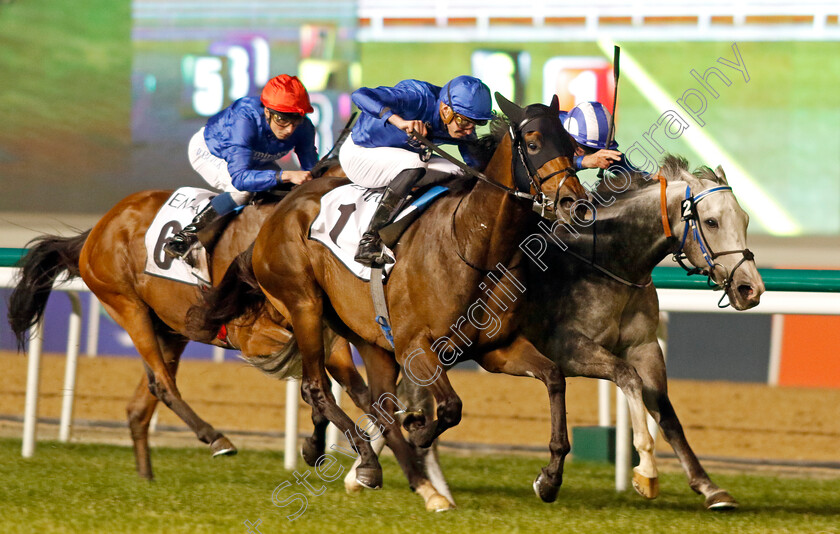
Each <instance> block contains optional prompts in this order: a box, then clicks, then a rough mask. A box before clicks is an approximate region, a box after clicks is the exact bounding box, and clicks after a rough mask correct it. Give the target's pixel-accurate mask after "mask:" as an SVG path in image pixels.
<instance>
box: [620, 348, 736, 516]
mask: <svg viewBox="0 0 840 534" xmlns="http://www.w3.org/2000/svg"><path fill="white" fill-rule="evenodd" d="M628 361H629V362H630V363H631V364H632V365H633V366H634V367H635V368H636V371H637V372H638V374H639V376H640V377H641V379H642V382H643V384H644V394H643V396H644V402H645V405H646V406H647V409H648V411H649V412H650V413H651V415H652V416H653V418H654V419H655V420H656V422H657V423H658V424H659V426H660V428H661V429H662V434H663V435H664V436H665V440H666V441H667V442H668V443H669V444H670V445H671V447H672V448H673V449H674V453H676V455H677V458H679V460H680V464H682V466H683V469H684V470H685V474H686V476H688V484H689V486H691V489H693V490H694V491H695V492H697V493H699V494H701V495H703V496H704V497H705V499H706V501H705V505H706V508H708V509H710V510H729V509H732V508H737V507H738V502H737V501H736V500H735V499H734V498H733V497H732V496H731V495H730V494H729V493H728V492H727V491H726V490H724V489H721V488H719V487H718V486H717V485H716V484H715V483H714V482H712V480H711V479H710V478H709V475H708V474H707V473H706V470H705V469H703V466H702V465H700V460H698V459H697V456H696V455H695V454H694V451H693V450H692V449H691V446H690V445H689V444H688V440H686V438H685V433H684V432H683V428H682V425H681V424H680V420H679V419H678V418H677V414H676V412H675V411H674V407H673V406H672V405H671V400H670V399H669V398H668V382H667V377H666V373H665V359H664V358H663V356H662V350H661V349H660V347H659V344H658V343H649V344H646V345H643V346H640V347H636V348H634V349H632V350H631V351H629V352H628Z"/></svg>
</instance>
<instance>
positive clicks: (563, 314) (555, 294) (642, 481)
mask: <svg viewBox="0 0 840 534" xmlns="http://www.w3.org/2000/svg"><path fill="white" fill-rule="evenodd" d="M660 176H661V181H657V180H649V181H648V180H646V179H644V178H643V177H641V176H634V177H633V178H632V183H630V184H628V185H629V187H628V188H627V190H626V191H624V192H622V193H620V194H616V193H614V191H613V190H611V186H610V185H608V184H607V183H606V182H604V183H602V184H601V185H600V187H599V189H598V191H597V194H598V196H597V198H600V199H604V200H605V203H606V204H608V205H603V204H602V205H600V206H599V207H598V208H597V216H596V217H595V221H594V222H592V223H591V224H590V225H587V226H585V227H582V226H570V225H569V226H562V225H560V224H557V225H555V226H552V227H549V226H545V225H544V223H542V221H532V225H531V229H532V230H533V231H534V233H533V234H532V238H533V241H531V242H530V243H529V247H528V248H529V250H531V251H532V254H531V256H530V257H529V259H530V261H528V266H529V269H528V271H529V272H528V285H529V298H528V302H527V317H528V319H527V320H525V321H524V322H523V327H522V336H521V338H520V339H519V349H520V350H522V349H523V348H526V349H527V350H531V351H534V352H537V351H539V353H542V354H545V355H548V356H550V357H551V358H552V359H553V360H554V361H555V362H556V363H557V365H558V366H559V367H560V368H561V370H562V371H563V374H564V375H565V376H586V377H590V378H600V379H606V380H610V381H612V382H614V383H615V384H616V385H617V386H618V387H619V388H621V390H622V392H623V393H624V394H625V396H626V397H627V400H628V403H629V406H630V414H631V422H632V425H633V444H634V446H635V448H636V450H637V451H638V452H639V459H640V462H639V466H637V467H636V468H635V469H634V474H633V485H634V488H635V489H636V490H637V491H638V492H639V493H640V494H641V495H643V496H645V497H647V498H654V497H656V496H657V494H658V482H657V476H658V475H657V469H656V463H655V460H654V456H653V446H654V443H653V439H652V438H651V436H650V434H649V433H648V429H647V425H646V421H645V408H647V410H648V411H649V412H650V413H651V414H652V415H653V417H654V418H655V419H656V422H657V423H658V424H659V426H660V428H661V429H662V432H663V435H664V436H665V439H666V440H667V441H668V443H669V444H670V445H671V446H672V447H673V449H674V451H675V452H676V454H677V457H678V458H679V461H680V463H681V464H682V466H683V469H684V470H685V472H686V475H687V476H688V482H689V485H690V487H691V488H692V489H693V490H694V491H695V492H697V493H700V494H702V495H703V496H704V497H705V506H706V507H707V508H709V509H713V510H722V509H729V508H734V507H736V506H737V502H736V501H735V499H734V498H733V497H732V496H731V495H730V494H729V493H728V492H727V491H725V490H723V489H721V488H719V487H718V486H717V485H715V484H714V483H713V482H712V481H711V479H710V478H709V476H708V475H707V474H706V472H705V470H704V469H703V467H702V466H701V465H700V462H699V461H698V459H697V457H696V455H695V454H694V452H693V451H692V449H691V447H690V446H689V444H688V441H687V440H686V438H685V434H684V432H683V429H682V425H681V424H680V422H679V419H678V418H677V414H676V412H675V411H674V408H673V406H672V405H671V402H670V400H669V398H668V388H667V376H666V371H665V360H664V357H663V355H662V351H661V349H660V346H659V343H658V342H657V338H656V330H657V326H658V324H659V303H658V299H657V295H656V289H655V287H654V286H653V285H652V284H650V280H651V273H652V272H653V268H654V267H655V266H656V265H657V264H658V263H659V262H660V261H662V260H663V259H664V258H665V257H666V256H667V255H668V254H673V253H677V252H679V251H681V252H684V253H685V255H686V257H687V259H688V261H689V262H690V263H691V264H692V265H693V266H694V267H696V268H697V269H699V270H707V271H708V274H709V275H710V276H711V279H712V281H713V282H714V283H715V284H716V285H717V286H718V287H720V288H722V289H724V291H725V293H726V295H727V297H728V298H729V302H730V303H731V305H732V306H733V307H734V308H735V309H738V310H744V309H749V308H752V307H754V306H756V305H758V303H759V301H760V297H761V294H762V293H763V292H764V284H763V282H762V280H761V276H760V275H759V273H758V270H757V269H756V267H755V263H754V261H753V259H752V254H751V253H750V252H749V250H748V249H747V248H746V242H747V240H746V230H747V225H748V222H749V217H748V215H747V214H746V213H745V212H744V211H743V210H742V209H741V207H740V206H739V205H738V202H737V200H736V199H735V196H734V194H733V193H732V192H731V190H729V189H728V187H727V182H726V176H725V174H724V172H723V169H721V168H720V167H718V168H717V169H716V170H715V171H712V170H711V169H709V168H707V167H701V168H700V169H698V170H697V171H695V173H694V174H692V173H689V172H688V164H687V162H686V160H685V159H683V158H677V157H673V156H669V157H667V158H666V159H665V160H664V161H663V164H662V167H661V170H660ZM687 186H688V187H690V189H691V197H692V198H693V199H694V222H695V224H697V225H701V226H702V229H698V232H697V233H694V232H687V234H686V237H685V240H684V243H681V242H682V240H683V235H684V234H685V233H686V231H685V230H686V226H687V225H688V224H689V223H688V222H687V221H685V220H682V214H683V212H684V210H683V208H684V204H683V202H684V201H685V199H686V187H687ZM663 188H664V189H663ZM619 189H620V188H619ZM663 200H664V202H663ZM663 216H664V218H663ZM541 223H542V224H541ZM663 223H665V225H663ZM665 228H668V229H670V230H672V233H673V236H669V234H670V233H671V232H670V231H666V229H665ZM596 235H597V239H596V238H595V236H596ZM698 238H699V239H698ZM701 241H702V243H701ZM538 244H539V245H541V246H537V245H538ZM565 247H568V249H569V251H570V252H564V250H565ZM704 249H705V253H704ZM572 254H574V255H575V256H576V257H575V256H573V255H572ZM707 258H709V259H710V260H711V265H710V264H709V262H707ZM593 263H594V264H595V265H597V267H593V265H592V264H593ZM599 269H601V270H599ZM535 296H536V297H538V298H533V297H535ZM508 350H510V349H507V348H504V349H500V350H499V351H497V353H504V352H506V351H508ZM494 357H497V358H498V357H506V355H505V354H501V355H499V354H496V355H495V356H494ZM407 386H408V388H409V389H410V390H421V389H422V388H418V387H417V386H414V385H413V384H411V383H408V384H407ZM423 393H424V392H422V391H421V392H417V391H414V392H412V393H411V394H412V395H419V396H420V397H422V394H423ZM415 402H417V401H415ZM410 409H413V406H410ZM432 459H433V458H432ZM438 469H439V468H438ZM350 475H352V472H351V473H350ZM350 475H348V479H346V484H348V485H352V483H351V481H350V480H349V479H350Z"/></svg>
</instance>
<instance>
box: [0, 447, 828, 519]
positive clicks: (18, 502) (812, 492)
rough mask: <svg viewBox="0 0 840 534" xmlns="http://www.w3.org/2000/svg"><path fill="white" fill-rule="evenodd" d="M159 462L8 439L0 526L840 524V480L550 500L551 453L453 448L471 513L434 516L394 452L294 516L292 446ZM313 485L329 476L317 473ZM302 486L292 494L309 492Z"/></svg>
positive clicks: (586, 469)
mask: <svg viewBox="0 0 840 534" xmlns="http://www.w3.org/2000/svg"><path fill="white" fill-rule="evenodd" d="M153 462H154V465H155V469H156V476H157V480H156V481H155V482H154V483H147V482H144V481H141V480H139V479H138V478H137V477H136V476H135V474H134V472H133V460H132V453H131V450H130V449H128V448H125V447H115V446H107V445H85V444H69V445H68V444H59V443H54V442H41V443H39V445H38V448H37V451H36V454H35V457H34V458H31V459H26V460H25V459H22V458H21V457H20V440H14V439H2V440H0V480H2V488H3V489H2V501H3V506H0V531H2V532H4V533H14V532H27V533H29V532H37V533H48V532H167V533H169V532H189V533H196V532H247V529H246V527H245V525H244V521H246V520H249V521H251V522H256V521H257V520H258V519H261V520H262V524H261V525H260V527H259V529H260V531H261V532H262V533H263V534H268V533H271V532H317V533H320V532H359V531H364V532H375V533H379V532H382V533H388V532H394V533H397V532H399V533H402V532H423V533H431V532H457V533H472V532H477V533H482V534H484V533H491V532H570V533H577V532H586V533H600V532H605V533H610V534H612V533H618V532H644V533H667V532H674V533H679V534H688V533H692V532H698V533H707V532H714V533H718V532H738V533H756V534H758V533H761V534H764V533H767V532H810V533H817V532H826V533H827V532H840V529H838V525H840V504H838V501H837V495H839V494H840V479H830V480H809V479H806V478H778V477H771V476H757V475H750V476H747V475H737V476H733V475H719V476H715V477H714V479H715V480H716V481H717V482H718V483H719V484H720V485H721V486H723V487H726V488H727V489H729V490H730V491H731V492H732V494H733V495H734V496H735V497H736V498H737V499H738V500H739V501H740V502H741V505H742V506H741V508H740V510H738V511H736V512H730V513H713V512H708V511H705V510H704V509H703V506H702V499H701V498H700V497H699V496H697V495H695V494H694V493H692V492H691V491H690V490H689V488H688V486H687V485H686V483H685V479H684V477H683V476H682V475H681V474H667V473H666V474H664V475H663V476H662V479H661V486H662V495H661V496H660V497H659V498H658V499H656V500H654V501H645V500H644V499H642V498H641V497H639V496H637V495H635V494H634V493H632V492H627V493H622V494H618V493H616V492H615V491H614V490H613V489H612V484H613V474H612V473H613V472H612V470H611V468H610V466H606V465H599V464H590V463H583V462H569V463H567V466H566V478H565V481H564V486H563V489H562V490H561V492H560V496H559V498H558V500H557V502H555V503H553V504H543V503H541V502H540V501H539V500H538V499H537V498H536V497H535V496H534V495H533V492H532V491H531V486H530V484H531V480H532V479H533V477H534V476H535V475H536V473H537V472H538V470H539V469H540V467H541V466H542V465H543V461H542V460H541V459H539V458H527V457H510V458H504V457H500V456H471V457H460V456H444V457H443V460H442V463H443V467H444V470H445V472H446V473H447V476H448V479H449V483H450V485H451V487H452V489H453V492H454V495H455V498H456V500H457V501H458V509H457V510H455V511H452V512H448V513H445V514H433V513H427V512H425V511H423V507H422V502H421V499H420V498H419V497H418V496H416V495H414V494H412V493H411V492H410V491H409V490H408V489H407V487H406V483H405V481H404V478H403V477H402V475H401V473H400V472H399V470H398V468H397V466H396V464H395V462H394V461H393V459H392V458H385V459H384V460H383V465H384V469H385V484H386V486H385V488H384V489H382V490H381V491H378V492H370V491H367V492H365V493H363V494H362V495H360V496H348V495H346V494H345V493H344V488H343V485H342V483H341V480H337V481H336V482H333V483H330V484H327V485H326V489H325V491H324V493H323V494H322V495H320V496H311V495H310V496H309V497H308V501H309V504H308V508H307V510H306V512H305V513H304V514H303V515H302V516H300V517H299V518H298V519H297V520H296V521H294V522H289V521H288V520H287V519H286V518H285V515H286V514H289V513H291V511H292V508H293V507H289V508H286V509H281V508H278V507H275V506H274V505H273V504H272V501H271V495H272V491H273V490H274V488H275V487H277V486H278V485H279V484H281V483H283V482H285V481H289V482H291V483H292V484H294V482H295V479H294V477H293V475H292V474H290V473H288V472H286V471H284V470H283V467H282V465H283V458H282V454H280V453H276V452H257V451H248V450H246V451H242V452H241V453H240V454H239V455H238V456H236V457H232V458H222V459H215V460H214V459H211V458H210V456H209V454H208V452H207V451H206V450H205V449H201V448H190V449H166V448H156V449H154V450H153ZM342 463H343V464H344V465H345V466H347V464H348V463H349V460H347V461H343V462H342ZM313 479H314V480H313ZM309 480H310V481H313V482H316V483H317V484H320V482H319V481H318V480H317V478H316V477H315V474H314V473H313V474H312V475H311V476H310V478H309ZM294 487H295V488H297V489H294V490H293V489H292V488H288V489H286V490H284V493H283V494H282V496H283V497H287V496H290V495H291V494H292V493H293V492H294V491H298V490H299V489H300V490H301V491H302V489H301V488H299V487H298V486H294ZM316 487H318V486H317V485H316Z"/></svg>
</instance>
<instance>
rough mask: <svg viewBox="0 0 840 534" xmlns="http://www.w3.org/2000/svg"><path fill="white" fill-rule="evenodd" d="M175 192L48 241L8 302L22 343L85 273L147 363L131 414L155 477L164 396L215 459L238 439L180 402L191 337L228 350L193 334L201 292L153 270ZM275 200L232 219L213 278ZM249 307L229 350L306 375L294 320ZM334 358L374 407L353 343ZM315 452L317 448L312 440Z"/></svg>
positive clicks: (139, 196)
mask: <svg viewBox="0 0 840 534" xmlns="http://www.w3.org/2000/svg"><path fill="white" fill-rule="evenodd" d="M171 193H172V192H171V191H145V192H140V193H136V194H133V195H131V196H129V197H127V198H125V199H124V200H122V201H121V202H119V203H118V204H117V205H115V206H114V207H113V208H112V209H111V210H109V211H108V212H107V213H106V214H105V215H104V216H103V217H102V219H100V221H99V222H98V223H97V224H96V225H95V226H94V227H93V228H92V229H91V230H89V231H87V232H84V233H82V234H80V235H78V236H75V237H68V238H62V237H55V236H42V237H39V238H36V239H35V240H33V242H31V243H30V244H29V245H30V247H31V248H30V250H29V252H28V254H27V256H26V258H25V263H24V266H23V269H22V272H21V276H20V280H19V281H18V283H17V285H16V288H15V290H14V292H13V293H12V296H11V299H10V304H9V321H10V323H11V326H12V330H13V331H14V332H15V334H16V336H17V339H18V343H19V346H21V347H22V346H23V342H24V340H25V338H26V335H27V330H28V328H29V327H30V326H32V325H33V324H35V323H36V322H37V321H38V320H39V319H40V317H41V316H42V315H43V312H44V308H45V306H46V302H47V298H48V296H49V294H50V291H51V289H52V285H53V282H54V281H55V280H56V278H58V276H59V275H60V274H61V273H63V272H66V273H67V274H68V275H70V276H80V277H81V278H82V279H83V280H84V282H85V283H86V284H87V286H88V287H89V288H90V290H91V291H92V292H93V294H94V295H96V297H97V298H98V299H99V301H100V302H101V303H102V305H103V307H104V308H105V309H106V310H107V312H108V314H109V315H110V316H111V317H112V318H113V319H114V320H115V321H116V322H117V324H119V325H120V326H121V327H123V328H124V329H125V331H126V332H128V334H129V336H130V337H131V340H132V342H133V343H134V345H135V347H136V348H137V351H138V352H139V353H140V356H141V357H142V359H143V364H144V367H145V373H144V374H143V376H142V378H141V380H140V383H139V384H138V386H137V388H136V390H135V392H134V397H133V398H132V400H131V401H130V402H129V403H128V406H127V415H128V424H129V428H130V431H131V438H132V440H133V442H134V451H135V459H136V462H137V472H138V474H139V475H140V476H141V477H143V478H148V479H151V478H152V466H151V460H150V457H149V445H148V428H149V422H150V420H151V417H152V414H153V413H154V409H155V406H156V405H157V402H158V400H162V401H163V402H164V403H165V404H166V405H167V406H168V407H169V408H171V409H172V410H173V411H174V412H175V413H176V414H177V415H178V416H179V417H180V418H181V419H182V420H183V421H184V422H185V423H186V424H187V425H188V426H189V427H190V429H192V430H193V432H195V434H196V436H197V437H198V438H199V439H200V440H201V441H202V442H204V443H207V444H209V445H210V449H211V451H212V452H213V454H214V456H215V455H222V454H233V453H235V452H236V449H235V447H234V446H233V445H232V444H231V442H230V441H229V440H228V439H227V438H226V437H225V436H224V435H222V434H221V433H220V432H219V431H217V430H216V429H214V428H213V427H212V426H211V425H210V424H208V423H207V422H205V421H204V420H202V419H201V418H200V417H199V416H198V415H197V414H196V413H195V412H194V411H193V410H192V408H190V406H189V405H188V404H187V402H186V401H185V400H184V399H182V398H181V395H180V393H179V392H178V388H177V386H176V384H175V375H176V372H177V370H178V362H179V359H180V356H181V353H182V352H183V350H184V347H185V346H186V344H187V342H188V341H189V340H190V339H196V340H200V341H203V342H206V343H212V344H215V345H219V346H228V345H227V344H226V343H224V342H222V341H221V340H218V339H216V334H217V332H218V330H216V331H212V332H197V333H195V332H193V337H191V338H190V337H188V336H187V335H186V330H185V317H186V314H187V310H188V308H189V307H190V306H191V305H193V304H195V303H197V302H199V301H200V300H201V299H200V297H201V290H200V289H199V288H197V287H195V286H191V285H188V284H183V283H180V282H175V281H172V280H168V279H165V278H160V277H156V276H152V275H149V274H146V273H145V272H144V266H145V262H146V248H145V244H144V235H145V232H146V229H147V228H148V227H149V224H150V223H151V221H152V219H153V218H154V216H155V214H156V213H157V211H158V209H159V208H160V207H161V206H162V205H163V203H164V202H165V201H166V200H167V199H168V198H169V196H170V194H171ZM275 206H276V203H273V202H267V203H257V204H254V205H251V206H248V207H247V208H245V209H244V210H243V211H242V213H240V214H239V215H238V216H237V217H235V218H234V219H233V220H232V222H231V223H230V225H229V226H228V228H227V229H226V231H225V232H224V233H223V234H222V235H221V237H220V238H219V239H218V241H217V242H216V244H215V246H214V249H213V255H212V264H211V265H210V273H211V279H212V280H221V279H222V276H223V274H224V273H225V271H226V270H227V269H228V267H229V265H230V264H231V262H232V261H233V260H234V258H236V257H237V255H239V254H240V253H241V252H242V251H243V250H245V249H246V248H248V247H249V246H250V244H251V243H252V242H253V240H254V237H255V236H256V234H257V231H258V229H259V227H260V225H261V224H262V222H263V220H264V219H265V218H266V217H267V215H268V214H269V213H270V212H271V211H272V210H273V209H274V208H275ZM259 300H260V301H262V302H252V304H253V305H254V306H253V309H254V311H253V313H250V314H249V315H247V316H243V317H237V318H235V319H233V320H231V321H230V322H228V323H227V324H226V327H227V341H228V342H229V346H228V347H229V348H231V347H232V348H238V349H239V350H240V351H241V352H242V356H243V358H244V359H245V360H246V361H248V362H249V363H252V364H253V365H255V366H257V367H258V368H260V369H261V370H263V371H264V372H266V373H267V374H270V375H273V376H278V377H284V376H287V375H291V374H294V373H295V372H299V357H298V355H297V350H296V344H295V343H294V342H293V340H292V334H291V332H290V328H289V324H288V322H287V321H285V320H284V319H283V317H281V316H280V315H279V314H278V313H277V312H276V310H275V309H274V308H272V307H271V306H264V305H262V304H264V299H263V298H262V297H261V298H260V299H259ZM332 349H333V350H332V354H331V357H330V360H329V363H328V365H329V370H330V374H331V375H333V377H334V378H336V379H337V380H338V381H339V382H341V383H342V385H344V386H345V387H346V388H347V391H348V393H349V394H350V395H351V397H353V399H354V401H357V402H360V403H361V405H362V406H366V405H367V404H368V403H369V399H368V397H367V389H366V385H365V383H364V381H363V380H362V379H361V376H359V374H358V373H357V372H356V370H355V368H354V367H353V364H352V358H351V356H350V352H349V347H348V346H347V343H346V341H344V340H341V339H338V338H335V339H334V341H333V342H332ZM308 445H309V446H310V447H311V446H312V445H313V444H308Z"/></svg>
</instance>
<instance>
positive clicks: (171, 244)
mask: <svg viewBox="0 0 840 534" xmlns="http://www.w3.org/2000/svg"><path fill="white" fill-rule="evenodd" d="M218 216H219V214H218V213H217V212H216V210H215V209H213V206H212V204H207V207H206V208H204V209H203V210H201V211H200V212H198V214H197V215H196V216H195V218H194V219H193V220H192V222H191V223H190V224H188V225H186V226H185V227H184V229H183V230H181V231H180V232H178V233H177V234H175V235H173V236H172V238H171V239H170V240H169V241H168V242H167V243H166V244H165V245H164V246H163V251H164V252H165V253H166V255H167V256H171V257H173V258H183V257H184V256H185V255H186V254H187V252H189V251H190V248H192V246H193V244H195V242H196V241H198V232H200V231H201V230H203V229H204V228H205V227H206V226H207V225H208V224H210V223H211V222H213V221H214V220H216V218H217V217H218Z"/></svg>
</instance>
